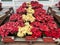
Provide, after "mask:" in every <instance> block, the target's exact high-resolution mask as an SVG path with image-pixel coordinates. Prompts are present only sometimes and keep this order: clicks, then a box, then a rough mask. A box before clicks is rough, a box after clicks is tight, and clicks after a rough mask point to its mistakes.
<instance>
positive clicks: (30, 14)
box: [0, 1, 60, 39]
mask: <svg viewBox="0 0 60 45" xmlns="http://www.w3.org/2000/svg"><path fill="white" fill-rule="evenodd" d="M57 32H58V33H57ZM10 33H11V34H14V33H16V34H17V36H18V37H21V38H22V37H26V36H28V37H30V38H29V39H33V38H35V39H37V38H40V37H41V36H44V35H45V36H46V37H52V38H60V28H59V27H58V26H57V24H56V22H55V21H54V18H53V17H52V16H51V15H49V14H47V13H46V10H45V9H43V5H42V4H40V3H38V2H37V1H31V2H24V3H23V4H22V5H21V6H20V7H19V8H18V9H16V13H15V14H12V15H11V16H10V18H9V22H6V23H5V24H4V25H2V26H0V35H1V36H2V37H3V38H4V37H6V36H8V35H9V34H10ZM28 37H26V38H28Z"/></svg>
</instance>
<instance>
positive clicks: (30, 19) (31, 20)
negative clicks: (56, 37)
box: [22, 13, 35, 22]
mask: <svg viewBox="0 0 60 45" xmlns="http://www.w3.org/2000/svg"><path fill="white" fill-rule="evenodd" d="M22 18H23V20H25V21H30V22H33V21H35V18H34V17H33V15H32V14H30V13H27V15H22Z"/></svg>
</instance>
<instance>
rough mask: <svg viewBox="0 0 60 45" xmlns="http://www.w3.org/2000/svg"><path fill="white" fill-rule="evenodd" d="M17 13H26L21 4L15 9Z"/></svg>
mask: <svg viewBox="0 0 60 45" xmlns="http://www.w3.org/2000/svg"><path fill="white" fill-rule="evenodd" d="M16 12H17V13H19V14H23V13H26V10H25V8H23V7H22V6H20V7H19V8H18V9H17V10H16Z"/></svg>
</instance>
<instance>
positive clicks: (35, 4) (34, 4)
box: [31, 1, 43, 9]
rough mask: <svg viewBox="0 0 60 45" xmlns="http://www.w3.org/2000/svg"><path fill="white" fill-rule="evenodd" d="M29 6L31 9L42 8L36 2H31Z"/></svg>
mask: <svg viewBox="0 0 60 45" xmlns="http://www.w3.org/2000/svg"><path fill="white" fill-rule="evenodd" d="M31 5H32V8H33V9H36V8H42V7H43V5H42V4H39V3H38V2H37V1H31Z"/></svg>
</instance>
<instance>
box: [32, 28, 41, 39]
mask: <svg viewBox="0 0 60 45" xmlns="http://www.w3.org/2000/svg"><path fill="white" fill-rule="evenodd" d="M31 32H32V33H33V34H32V37H34V38H38V37H41V34H42V32H41V31H40V30H39V29H38V28H36V27H34V28H32V29H31Z"/></svg>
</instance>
